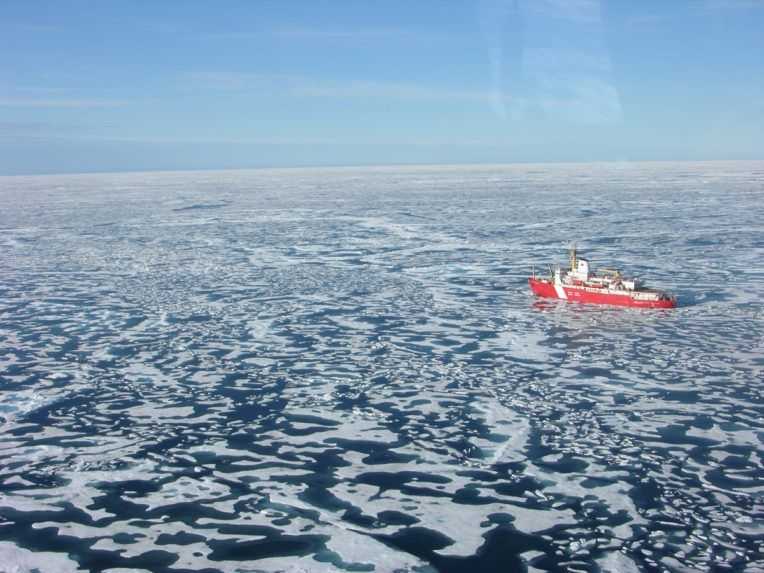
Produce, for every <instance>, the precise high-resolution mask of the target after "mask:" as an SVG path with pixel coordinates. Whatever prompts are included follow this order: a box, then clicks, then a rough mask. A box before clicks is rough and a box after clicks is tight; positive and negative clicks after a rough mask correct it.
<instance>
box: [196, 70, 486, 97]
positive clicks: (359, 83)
mask: <svg viewBox="0 0 764 573" xmlns="http://www.w3.org/2000/svg"><path fill="white" fill-rule="evenodd" d="M186 78H187V79H188V80H190V81H191V82H193V83H196V84H198V85H203V86H205V87H207V88H210V89H217V90H228V91H250V92H254V93H257V94H260V95H270V96H273V95H281V96H283V95H289V96H293V97H314V98H365V99H374V98H382V99H399V100H461V101H465V100H466V101H484V102H488V101H490V100H491V98H492V97H494V94H493V93H492V92H490V91H484V90H469V89H456V88H452V87H446V86H429V85H421V84H412V83H395V82H373V81H364V80H348V81H339V80H337V81H327V80H320V79H316V78H311V77H308V76H300V75H288V74H252V73H236V72H194V73H191V74H187V75H186Z"/></svg>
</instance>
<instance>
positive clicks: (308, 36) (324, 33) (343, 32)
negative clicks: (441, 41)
mask: <svg viewBox="0 0 764 573" xmlns="http://www.w3.org/2000/svg"><path fill="white" fill-rule="evenodd" d="M267 36H271V37H276V38H283V39H287V40H305V41H321V42H323V41H352V42H359V41H364V40H386V41H396V40H397V41H400V40H405V39H418V40H427V41H431V40H432V39H434V37H435V36H434V35H433V34H432V33H431V32H430V31H427V32H422V31H419V30H410V29H407V28H397V27H365V28H364V27H358V28H319V27H313V26H273V27H271V28H264V29H258V30H239V31H234V30H227V31H224V32H212V33H208V34H204V37H206V38H209V39H213V40H253V39H258V38H263V37H267Z"/></svg>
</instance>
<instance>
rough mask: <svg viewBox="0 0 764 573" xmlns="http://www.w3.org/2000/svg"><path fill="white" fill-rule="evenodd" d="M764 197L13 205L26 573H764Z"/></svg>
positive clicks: (6, 188) (211, 188)
mask: <svg viewBox="0 0 764 573" xmlns="http://www.w3.org/2000/svg"><path fill="white" fill-rule="evenodd" d="M763 181H764V164H763V163H701V164H691V163H680V164H670V163H661V164H628V165H618V164H608V165H575V166H539V165H534V166H512V167H474V168H453V167H451V168H399V169H398V168H389V169H344V170H339V169H337V170H293V171H250V172H247V171H229V172H205V173H167V174H162V173H138V174H124V175H88V176H55V177H14V178H0V204H1V205H2V208H1V209H0V272H1V273H2V276H1V278H0V432H1V433H0V571H3V572H7V571H14V572H15V571H31V570H34V569H35V568H37V569H39V570H40V571H42V572H48V571H52V572H57V573H69V572H73V571H106V570H108V571H111V572H116V571H123V572H124V571H128V570H129V571H157V572H170V571H172V572H178V571H205V572H213V571H224V572H245V571H250V572H251V571H294V572H296V571H318V572H322V571H372V570H375V571H382V572H387V571H443V572H450V571H468V572H470V573H476V572H489V571H502V572H504V571H516V570H517V571H520V570H523V569H524V568H526V567H527V569H528V570H530V571H599V570H601V571H618V572H627V573H628V572H631V571H664V570H667V571H677V572H679V571H714V570H716V571H729V570H734V571H744V570H747V571H761V570H764V520H763V518H764V474H763V472H762V456H763V455H764V448H762V437H763V436H764V433H763V432H764V422H763V421H762V413H764V407H763V402H762V388H763V387H762V372H763V370H764V348H763V346H762V330H763V328H762V326H763V323H762V296H763V295H764V268H763V263H764V226H763V223H762V221H763V220H764V217H763V215H764V210H763V209H762V207H761V206H762V204H764V186H763ZM572 240H576V241H578V244H579V248H580V249H582V250H583V251H584V252H585V253H586V254H588V256H589V258H590V259H591V260H592V262H593V263H594V265H595V266H597V265H602V266H612V265H618V266H622V267H624V269H625V270H627V271H631V272H635V273H637V274H639V275H641V276H642V277H644V278H645V279H646V280H647V281H648V282H650V283H652V284H655V285H656V286H661V287H664V288H667V289H670V290H673V291H674V292H676V293H677V294H678V295H679V300H680V304H681V305H682V306H681V308H679V309H676V310H674V311H636V310H633V309H619V308H608V307H593V306H580V305H576V304H570V303H565V302H557V301H546V302H543V301H538V300H534V299H533V298H532V296H531V295H530V294H529V291H528V289H527V285H526V282H525V281H526V277H527V275H528V273H529V271H530V268H531V266H532V265H533V264H534V263H535V264H537V265H538V266H539V267H542V266H544V265H546V264H547V263H550V262H555V261H564V260H565V249H566V248H567V246H568V244H569V242H570V241H572Z"/></svg>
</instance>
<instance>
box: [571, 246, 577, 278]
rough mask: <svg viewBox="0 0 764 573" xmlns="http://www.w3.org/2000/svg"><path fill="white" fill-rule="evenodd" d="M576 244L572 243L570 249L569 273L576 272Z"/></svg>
mask: <svg viewBox="0 0 764 573" xmlns="http://www.w3.org/2000/svg"><path fill="white" fill-rule="evenodd" d="M576 262H577V260H576V244H575V243H573V245H572V246H571V247H570V271H571V272H575V270H576Z"/></svg>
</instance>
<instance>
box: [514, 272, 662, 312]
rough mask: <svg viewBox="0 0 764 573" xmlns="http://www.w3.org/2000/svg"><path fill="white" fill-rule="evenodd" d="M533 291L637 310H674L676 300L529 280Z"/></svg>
mask: <svg viewBox="0 0 764 573" xmlns="http://www.w3.org/2000/svg"><path fill="white" fill-rule="evenodd" d="M528 284H530V287H531V290H532V291H533V292H534V294H536V295H537V296H543V297H549V298H560V299H564V300H570V301H574V302H585V303H593V304H612V305H617V306H631V307H636V308H674V307H675V306H676V299H675V298H673V297H668V296H666V297H665V298H664V297H661V298H657V299H639V298H637V297H638V296H639V294H640V293H639V291H636V292H635V293H634V294H628V293H627V294H618V293H613V292H608V291H607V290H605V289H601V291H599V292H598V290H599V289H594V288H591V287H589V288H586V287H577V286H569V285H554V284H552V283H551V282H550V281H547V280H541V279H534V278H533V277H531V278H529V279H528Z"/></svg>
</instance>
